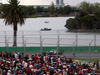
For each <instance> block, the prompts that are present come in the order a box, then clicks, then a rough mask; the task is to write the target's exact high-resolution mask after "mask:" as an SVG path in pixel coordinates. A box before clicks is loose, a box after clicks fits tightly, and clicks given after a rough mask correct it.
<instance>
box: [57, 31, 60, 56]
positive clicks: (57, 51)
mask: <svg viewBox="0 0 100 75" xmlns="http://www.w3.org/2000/svg"><path fill="white" fill-rule="evenodd" d="M57 37H58V40H57V57H58V50H59V40H60V39H59V31H57Z"/></svg>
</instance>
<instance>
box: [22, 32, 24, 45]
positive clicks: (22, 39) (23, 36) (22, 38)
mask: <svg viewBox="0 0 100 75" xmlns="http://www.w3.org/2000/svg"><path fill="white" fill-rule="evenodd" d="M22 46H23V47H24V32H23V31H22Z"/></svg>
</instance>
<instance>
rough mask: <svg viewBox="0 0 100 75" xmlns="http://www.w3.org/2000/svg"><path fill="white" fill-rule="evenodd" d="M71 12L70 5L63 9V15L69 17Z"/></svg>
mask: <svg viewBox="0 0 100 75" xmlns="http://www.w3.org/2000/svg"><path fill="white" fill-rule="evenodd" d="M70 12H71V7H70V6H69V5H67V6H64V7H63V14H65V15H69V14H70Z"/></svg>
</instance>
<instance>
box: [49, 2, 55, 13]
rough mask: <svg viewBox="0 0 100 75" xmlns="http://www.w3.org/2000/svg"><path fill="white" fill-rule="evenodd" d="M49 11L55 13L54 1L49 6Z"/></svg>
mask: <svg viewBox="0 0 100 75" xmlns="http://www.w3.org/2000/svg"><path fill="white" fill-rule="evenodd" d="M49 11H50V13H51V14H54V11H55V7H54V3H53V2H52V3H51V6H50V7H49Z"/></svg>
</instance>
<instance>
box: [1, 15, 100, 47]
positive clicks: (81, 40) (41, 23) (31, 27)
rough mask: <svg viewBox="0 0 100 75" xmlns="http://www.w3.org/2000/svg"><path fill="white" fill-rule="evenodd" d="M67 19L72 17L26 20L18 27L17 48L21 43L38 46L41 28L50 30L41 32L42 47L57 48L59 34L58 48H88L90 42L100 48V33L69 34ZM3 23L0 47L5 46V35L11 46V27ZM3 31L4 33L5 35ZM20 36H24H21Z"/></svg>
mask: <svg viewBox="0 0 100 75" xmlns="http://www.w3.org/2000/svg"><path fill="white" fill-rule="evenodd" d="M69 18H73V17H46V18H45V17H42V18H28V19H26V21H25V24H24V25H23V26H20V25H18V36H17V42H18V46H23V43H26V46H40V29H41V28H51V29H52V30H51V31H42V32H41V34H42V44H43V46H57V43H58V36H57V34H59V45H60V46H73V45H77V46H89V43H90V42H91V45H92V46H94V45H96V46H100V32H98V33H97V32H96V33H94V32H88V31H87V32H77V33H76V32H70V31H68V29H67V28H65V27H64V26H65V24H66V20H67V19H69ZM3 21H4V20H3V19H0V46H5V35H6V36H7V42H8V43H9V46H12V44H13V26H11V25H7V26H5V24H4V22H3ZM45 21H48V23H45ZM4 31H6V33H5V32H4ZM58 31H59V32H58ZM22 34H23V35H24V36H22ZM76 38H77V40H76ZM23 40H24V42H23ZM92 40H93V41H92ZM76 43H77V44H76ZM95 43H96V44H95Z"/></svg>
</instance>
